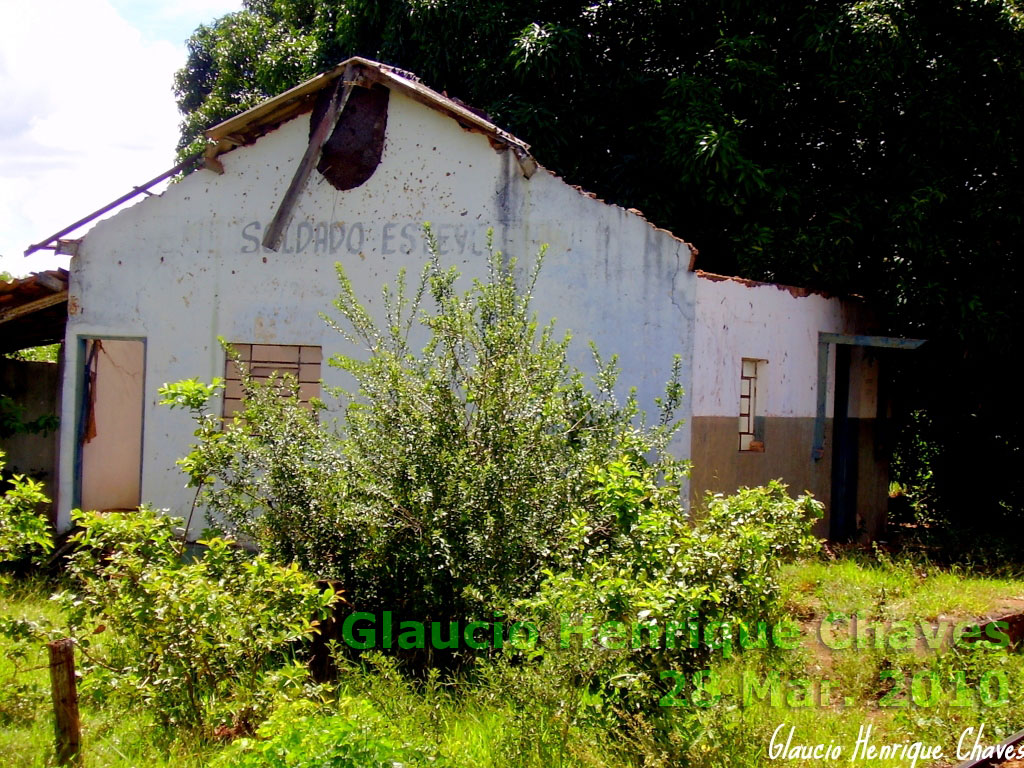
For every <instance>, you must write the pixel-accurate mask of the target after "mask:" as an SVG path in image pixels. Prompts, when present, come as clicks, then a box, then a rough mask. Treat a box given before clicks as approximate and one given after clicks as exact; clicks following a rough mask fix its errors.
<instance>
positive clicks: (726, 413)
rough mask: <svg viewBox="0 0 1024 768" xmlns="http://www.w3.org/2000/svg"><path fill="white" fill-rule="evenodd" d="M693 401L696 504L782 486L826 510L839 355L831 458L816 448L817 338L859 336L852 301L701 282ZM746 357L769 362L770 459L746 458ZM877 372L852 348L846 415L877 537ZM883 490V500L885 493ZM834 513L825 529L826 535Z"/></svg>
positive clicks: (880, 501) (863, 503)
mask: <svg viewBox="0 0 1024 768" xmlns="http://www.w3.org/2000/svg"><path fill="white" fill-rule="evenodd" d="M696 298H697V322H696V328H695V340H694V361H693V367H694V373H693V387H694V388H693V398H692V400H693V402H692V406H691V407H692V418H693V426H692V443H691V445H692V449H691V450H692V453H691V458H692V460H693V462H694V468H693V473H692V475H691V482H690V489H691V503H694V504H699V501H700V499H701V498H702V497H703V495H704V493H705V492H707V491H713V492H723V493H730V492H732V491H734V490H735V489H736V488H738V487H740V486H743V485H760V484H763V483H765V482H767V481H768V480H771V479H774V478H784V479H785V480H786V482H788V483H789V485H790V490H791V491H792V492H794V493H799V492H802V491H805V490H808V491H811V492H812V493H813V494H814V495H815V497H816V498H818V499H819V500H821V501H823V502H824V503H825V504H826V507H827V506H828V505H829V502H830V496H831V491H832V415H833V402H834V394H835V355H834V354H832V355H830V358H829V373H828V384H829V387H828V394H827V399H826V403H827V411H826V415H827V417H828V418H827V420H826V424H825V453H824V456H823V457H822V458H821V459H820V460H818V461H814V460H812V458H811V449H812V445H813V439H814V419H815V414H816V407H817V401H816V394H817V375H818V373H817V352H818V333H819V331H821V332H827V333H857V332H858V331H859V330H862V329H859V327H858V325H859V323H860V322H861V318H860V317H859V315H860V314H861V311H860V308H859V307H858V305H856V304H855V303H854V302H851V301H843V300H840V299H837V298H829V297H825V296H822V295H819V294H814V293H807V292H803V291H797V290H791V289H788V288H786V287H784V286H775V285H765V284H756V283H750V282H748V281H741V280H734V279H722V278H717V277H710V276H702V277H701V278H700V279H699V280H698V283H697V291H696ZM743 358H749V359H759V360H765V361H767V363H766V364H765V365H763V366H759V369H758V395H759V399H760V408H759V411H760V413H761V415H762V417H763V420H764V421H763V425H764V426H763V429H764V451H763V452H755V451H740V450H739V438H738V426H737V422H738V413H739V402H740V365H741V361H742V359H743ZM877 396H878V368H877V365H876V363H875V362H874V360H873V358H871V356H870V355H868V354H867V353H865V352H864V351H863V350H859V349H855V350H854V351H853V355H852V359H851V389H850V402H849V409H848V414H849V416H850V418H851V419H853V420H855V427H854V428H855V429H856V430H857V431H858V434H859V435H860V441H859V448H860V450H859V462H858V464H859V474H858V492H857V496H858V509H859V510H860V512H861V514H862V516H863V521H862V522H863V525H864V527H865V528H867V529H869V530H871V531H873V532H875V533H877V532H878V531H879V525H880V522H881V521H882V520H883V519H884V514H885V504H886V498H887V493H888V477H887V475H886V473H885V467H886V464H885V461H884V459H883V458H881V457H878V456H876V455H875V452H874V449H873V445H874V429H875V427H874V419H875V415H876V409H877ZM883 488H884V491H885V492H884V493H882V489H883ZM828 523H829V520H828V514H827V512H826V517H825V519H824V520H823V521H822V522H821V524H820V525H819V527H818V532H819V533H820V534H822V535H824V534H825V533H827V531H828Z"/></svg>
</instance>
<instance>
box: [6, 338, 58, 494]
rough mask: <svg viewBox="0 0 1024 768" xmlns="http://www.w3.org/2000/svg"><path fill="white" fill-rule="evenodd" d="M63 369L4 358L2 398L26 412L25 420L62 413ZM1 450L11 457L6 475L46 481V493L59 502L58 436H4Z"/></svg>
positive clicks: (54, 365) (48, 364) (51, 433)
mask: <svg viewBox="0 0 1024 768" xmlns="http://www.w3.org/2000/svg"><path fill="white" fill-rule="evenodd" d="M59 387H60V366H59V365H57V364H56V363H37V362H26V361H24V360H9V359H7V358H0V394H3V395H7V396H8V397H10V398H11V399H13V400H14V402H15V403H16V404H17V405H19V406H21V407H22V408H24V409H25V411H24V414H23V419H24V420H25V421H33V420H35V419H38V418H39V417H40V416H45V415H47V414H57V413H58V412H59V407H60V406H59V398H58V394H59ZM0 449H3V451H4V453H6V454H7V456H6V457H5V459H4V460H5V462H6V466H5V467H4V471H5V472H16V473H19V474H23V475H29V476H30V477H33V478H36V479H38V480H42V481H43V485H44V490H45V492H46V495H47V496H49V498H50V499H52V500H54V501H56V492H57V491H56V489H57V432H56V431H52V432H48V433H46V434H25V433H18V434H14V435H10V436H8V437H3V436H0Z"/></svg>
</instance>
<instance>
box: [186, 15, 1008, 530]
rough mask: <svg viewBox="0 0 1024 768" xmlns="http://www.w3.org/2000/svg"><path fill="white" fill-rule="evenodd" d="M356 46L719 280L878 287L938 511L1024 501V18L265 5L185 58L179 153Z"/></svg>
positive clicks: (218, 28) (974, 512)
mask: <svg viewBox="0 0 1024 768" xmlns="http://www.w3.org/2000/svg"><path fill="white" fill-rule="evenodd" d="M442 31H443V32H442ZM442 37H443V39H442ZM353 54H360V55H364V56H368V57H371V58H376V59H380V60H383V61H385V62H388V63H392V64H395V65H398V66H400V67H402V68H405V69H409V70H412V71H414V72H416V73H417V74H418V75H420V76H421V77H422V78H423V79H424V81H425V82H426V83H427V84H428V85H430V86H432V87H434V88H436V89H439V90H440V89H444V90H447V91H448V92H449V93H452V94H456V95H458V96H460V97H461V98H463V99H465V100H466V101H467V102H469V103H472V104H474V105H475V106H477V107H481V108H483V109H485V110H486V111H488V112H489V113H491V114H492V116H493V117H494V119H495V120H496V121H497V122H498V123H499V124H501V125H502V126H503V127H507V128H508V129H510V130H511V131H513V132H514V133H516V134H518V135H520V136H522V137H523V138H524V139H526V140H528V141H531V142H532V143H533V145H534V149H535V151H536V153H537V156H538V159H539V160H541V162H543V163H545V164H546V165H547V166H548V167H550V168H551V169H552V170H554V171H555V172H557V173H559V174H561V175H563V176H565V177H566V178H568V179H570V180H571V181H573V182H574V183H578V184H581V185H583V186H585V187H587V188H589V189H591V190H593V191H594V192H596V193H597V194H598V195H600V196H601V197H603V198H605V199H609V200H612V201H614V202H618V203H622V204H626V205H630V206H634V207H638V208H641V209H642V210H644V211H645V212H646V214H647V215H648V216H649V218H651V219H652V221H654V222H655V223H657V224H658V225H660V226H665V227H668V228H670V229H672V230H674V231H675V232H677V233H679V234H681V235H685V237H686V238H687V239H689V240H692V241H693V242H695V243H696V244H697V246H698V247H699V248H700V251H701V256H700V262H699V263H700V266H701V267H702V268H704V269H708V270H711V271H718V272H727V273H739V274H742V275H744V276H746V277H751V278H760V279H770V280H776V281H780V282H791V283H796V284H801V285H807V286H810V287H815V288H821V289H825V290H829V291H833V292H838V293H855V294H860V295H862V296H864V297H865V298H866V300H867V301H868V302H869V303H870V304H871V306H872V307H873V308H874V309H875V310H876V312H877V315H878V323H877V330H878V331H879V332H883V333H891V334H900V335H907V336H916V337H924V338H928V339H929V344H928V345H926V347H925V348H924V349H923V350H922V351H921V352H918V353H915V354H914V356H913V359H912V367H911V369H910V371H909V372H908V373H905V374H904V375H902V376H901V377H900V380H901V381H903V383H904V385H905V391H904V392H903V393H902V397H901V402H903V403H905V404H906V407H905V410H906V411H907V412H910V411H916V412H919V413H924V414H925V416H926V417H925V418H922V419H917V420H916V421H914V422H913V423H914V424H930V425H931V426H930V428H929V429H930V431H929V432H928V434H927V435H924V438H925V439H926V440H928V441H932V442H936V443H937V445H938V446H939V450H938V452H937V456H936V458H935V459H934V460H933V465H932V467H931V470H932V476H933V478H934V480H935V483H936V489H937V491H938V492H939V495H940V497H941V498H942V499H944V500H945V502H944V503H945V505H946V506H947V508H949V509H954V510H955V509H962V510H967V509H970V510H971V514H970V517H971V519H972V520H974V521H987V522H986V524H988V523H990V522H991V521H992V519H993V518H992V516H991V515H987V514H980V515H979V514H978V513H979V512H983V513H989V512H991V513H998V514H1001V513H1002V511H1005V510H1007V509H1011V508H1012V509H1017V510H1019V509H1020V508H1021V504H1020V502H1021V498H1020V497H1021V494H1022V493H1024V486H1021V485H1020V484H1019V483H1018V484H1016V485H1014V483H1015V482H1016V481H1013V480H1012V479H1011V478H1013V477H1017V476H1019V473H1016V472H1013V468H1014V467H1015V466H1017V465H1018V463H1019V460H1020V458H1021V448H1020V444H1021V441H1020V440H1019V439H1018V437H1017V435H1018V434H1019V433H1020V431H1021V427H1024V418H1022V416H1021V411H1020V409H1007V408H1006V407H1005V405H1004V403H1003V401H1004V399H1005V396H1006V391H1007V388H1008V387H1010V386H1011V383H1010V381H1009V380H1008V378H1007V374H1006V373H1005V370H1006V363H1007V361H1009V360H1012V359H1014V358H1015V357H1019V356H1020V353H1021V351H1022V350H1021V343H1020V341H1019V339H1018V337H1017V334H1016V329H1017V328H1018V327H1020V325H1021V322H1020V321H1021V310H1020V307H1021V304H1022V303H1021V301H1020V299H1021V297H1020V288H1019V284H1020V267H1019V266H1018V259H1017V258H1016V256H1017V249H1018V247H1019V246H1018V244H1019V243H1020V242H1021V241H1022V237H1021V235H1022V234H1024V233H1022V229H1024V226H1022V224H1024V222H1022V207H1021V206H1020V204H1019V201H1020V197H1021V191H1022V189H1024V171H1022V165H1021V153H1020V147H1021V146H1024V141H1022V139H1024V113H1022V112H1021V110H1020V109H1019V108H1017V105H1019V104H1021V103H1024V76H1022V73H1024V6H1022V4H1021V2H1020V0H969V1H968V2H952V0H932V1H930V2H925V0H864V1H863V2H851V1H850V0H844V1H840V0H822V1H820V2H811V0H781V1H780V2H777V3H769V4H765V3H757V2H752V1H751V0H703V1H701V2H683V1H682V0H662V1H660V2H659V1H657V0H630V2H623V3H594V4H581V3H565V2H555V1H554V0H531V1H530V2H517V3H511V2H479V0H477V1H476V2H459V3H456V2H453V0H433V1H432V2H426V1H425V0H385V1H384V2H366V1H365V0H344V1H342V2H328V1H327V0H317V2H313V3H298V2H294V1H293V0H246V2H245V9H244V10H243V11H241V12H239V13H237V14H231V15H229V16H226V17H224V18H222V19H220V20H218V21H217V22H215V23H213V24H211V25H208V26H204V27H200V28H199V29H198V30H197V31H196V33H195V35H193V37H192V39H191V40H190V42H189V58H188V62H187V64H186V66H185V68H184V69H182V70H181V71H180V72H179V74H178V78H177V81H176V90H177V94H178V98H179V104H180V106H181V108H182V111H183V113H184V114H185V116H186V119H185V123H184V125H183V134H182V142H181V148H185V147H188V146H190V145H193V143H194V142H195V141H196V137H197V136H199V135H200V132H201V130H202V129H204V128H206V127H208V126H209V125H211V124H213V123H215V122H217V121H219V120H221V119H224V118H226V117H228V116H230V115H231V114H233V113H235V112H237V111H240V110H241V109H243V108H245V107H248V106H251V105H252V104H254V103H256V102H258V101H259V100H260V99H262V98H265V97H268V96H272V95H274V94H276V93H278V92H280V91H281V90H283V89H284V88H285V87H287V86H290V85H293V84H295V83H296V82H298V81H300V80H301V79H303V78H304V77H307V76H309V75H311V74H312V73H314V72H316V71H319V70H322V69H325V68H327V67H329V66H332V65H334V64H336V63H337V62H338V61H340V60H342V59H344V58H345V57H347V56H350V55H353ZM903 362H904V363H906V362H907V358H906V356H905V357H904V361H903ZM892 364H893V365H899V364H900V361H898V360H896V359H895V358H894V359H893V361H892ZM936 382H943V383H944V384H945V386H936ZM919 436H920V435H919ZM918 442H919V441H918ZM915 444H916V443H915ZM965 472H966V473H968V476H969V477H994V478H999V480H998V481H997V482H994V483H986V484H985V485H984V493H982V494H981V496H979V495H978V494H977V491H978V489H977V488H976V487H974V486H972V485H971V484H969V483H965V482H963V476H964V473H965ZM1011 486H1012V487H1011ZM968 490H969V493H966V494H965V493H964V492H965V491H968ZM979 507H980V509H979Z"/></svg>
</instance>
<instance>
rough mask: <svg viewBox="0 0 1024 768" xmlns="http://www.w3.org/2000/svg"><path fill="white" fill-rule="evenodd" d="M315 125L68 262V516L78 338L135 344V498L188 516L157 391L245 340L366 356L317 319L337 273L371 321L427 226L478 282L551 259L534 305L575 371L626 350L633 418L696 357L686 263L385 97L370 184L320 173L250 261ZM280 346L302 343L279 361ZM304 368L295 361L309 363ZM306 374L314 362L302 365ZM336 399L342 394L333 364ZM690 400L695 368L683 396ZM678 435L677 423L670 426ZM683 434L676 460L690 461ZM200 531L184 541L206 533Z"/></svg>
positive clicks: (291, 126)
mask: <svg viewBox="0 0 1024 768" xmlns="http://www.w3.org/2000/svg"><path fill="white" fill-rule="evenodd" d="M308 135H309V116H308V115H304V116H301V117H298V118H296V119H294V120H292V121H290V122H288V123H286V124H284V125H283V126H281V127H280V128H279V129H277V130H276V131H273V132H271V133H269V134H267V135H265V136H263V137H262V138H260V139H259V140H258V141H257V142H256V143H255V144H253V145H252V146H248V147H243V148H239V149H236V150H234V151H232V152H230V153H228V154H226V155H223V156H222V157H221V159H222V161H223V163H224V167H225V169H226V172H225V173H224V174H223V175H220V176H218V175H216V174H215V173H213V172H210V171H205V170H204V171H198V172H196V173H193V174H191V175H190V176H188V177H187V178H185V179H184V180H182V181H180V182H179V183H177V184H173V185H172V186H171V187H170V188H169V189H168V190H167V191H166V192H164V193H163V195H161V196H159V197H154V198H149V199H146V200H144V201H142V202H140V203H138V204H137V205H135V206H133V207H131V208H129V209H127V210H125V211H123V212H121V213H119V214H118V215H117V216H115V217H113V218H111V219H109V220H107V221H104V222H101V223H99V224H98V225H97V226H96V227H95V228H94V229H93V230H92V231H90V232H89V234H88V235H87V236H86V238H85V239H84V241H83V243H82V244H81V247H80V249H79V252H78V255H77V256H76V257H75V258H74V260H73V262H72V277H71V285H70V293H71V298H70V303H69V322H68V331H67V344H66V354H67V363H66V368H65V376H64V391H65V393H66V396H65V398H64V408H63V414H62V416H63V419H64V424H65V429H64V430H63V434H62V438H61V447H60V451H61V459H62V463H61V467H62V472H61V478H60V484H61V499H62V503H61V518H60V522H61V525H62V526H66V525H67V524H68V520H69V517H68V511H69V509H70V508H71V506H72V505H73V504H75V503H78V499H79V498H80V480H79V479H78V478H77V477H76V474H75V469H74V467H75V466H76V461H75V460H76V457H77V455H78V450H79V448H78V446H77V445H76V439H75V434H76V431H77V430H76V428H74V427H73V426H72V425H75V424H76V423H77V422H76V418H77V413H78V412H79V411H80V410H81V396H82V378H83V377H82V369H83V365H84V360H83V359H82V357H83V350H84V349H85V342H86V340H87V339H89V338H101V339H103V338H112V339H140V340H144V341H145V342H146V354H145V371H144V376H143V379H144V382H143V400H144V403H143V420H142V421H143V423H142V435H141V441H142V456H143V468H142V481H141V498H142V500H143V501H149V502H152V503H154V504H155V505H157V506H159V507H166V508H168V509H169V510H170V511H171V512H172V513H175V514H178V515H184V514H185V513H187V510H188V507H189V505H190V504H191V500H192V498H191V497H192V494H191V492H190V491H188V490H187V489H185V487H184V483H185V478H184V476H183V475H182V474H181V472H180V470H179V469H178V468H177V467H176V466H175V459H177V458H179V457H180V456H182V455H183V454H184V453H185V452H186V451H187V450H188V446H189V444H190V442H191V440H192V425H191V424H190V423H189V420H188V418H187V417H186V416H184V415H183V414H182V413H181V412H180V411H170V410H168V409H167V408H164V407H161V406H160V405H159V404H158V401H159V396H158V394H157V388H158V387H159V386H160V385H161V384H163V383H164V382H169V381H175V380H179V379H183V378H189V377H199V378H201V379H204V380H209V379H211V378H212V377H214V376H223V375H224V371H225V362H224V354H223V352H222V350H221V348H220V347H219V345H218V343H217V337H218V336H222V337H224V338H225V339H227V340H228V341H231V342H237V343H242V344H253V345H256V346H254V347H253V350H254V353H255V350H256V347H257V346H259V347H260V350H261V351H260V353H261V354H269V355H273V354H276V353H278V352H280V353H281V354H282V355H285V356H286V354H291V349H299V350H300V353H301V354H303V355H305V354H306V353H305V352H302V351H301V350H304V349H306V348H307V347H310V346H313V347H316V346H319V347H321V348H322V352H323V355H324V357H325V358H326V357H327V356H329V355H331V354H334V353H338V352H346V353H357V350H353V349H348V348H346V346H345V344H344V342H343V339H342V338H341V337H340V336H339V335H338V334H337V333H335V332H334V331H332V330H330V329H329V328H328V327H327V326H326V325H325V323H324V322H323V320H321V318H320V317H319V313H320V312H330V311H331V301H332V299H333V298H334V296H335V295H336V293H337V279H336V275H335V266H334V265H335V262H340V263H341V264H342V265H343V266H344V268H345V269H346V271H347V272H348V275H349V276H350V278H351V279H352V282H353V284H354V286H355V288H356V290H357V292H358V293H359V295H360V296H362V297H363V298H364V299H365V300H366V303H367V305H368V307H369V309H370V311H371V312H372V313H373V314H374V315H375V316H376V317H377V318H378V320H379V319H380V318H381V314H382V307H381V300H380V289H381V286H382V285H383V284H385V283H390V282H393V280H394V278H395V276H396V274H397V272H398V270H399V269H400V268H402V267H405V268H407V269H408V270H409V273H410V275H411V276H415V275H418V274H419V272H420V270H421V268H422V266H423V264H424V262H425V259H426V249H425V246H424V241H423V238H422V236H421V226H422V224H423V222H424V221H430V222H431V223H432V225H433V228H434V231H435V233H436V234H437V236H438V240H439V242H440V247H441V253H442V261H443V262H444V263H445V264H447V265H454V266H456V267H458V268H459V269H460V270H461V271H462V272H463V274H464V278H463V281H462V285H463V286H468V279H469V278H470V277H478V276H482V275H483V274H484V266H485V262H486V240H487V230H488V228H489V227H493V228H494V242H495V246H496V247H497V248H500V249H501V250H503V251H504V252H505V253H506V254H507V255H513V256H516V257H519V259H520V265H521V268H525V266H527V265H529V263H530V261H531V256H532V254H534V253H535V252H536V250H537V249H538V248H539V246H540V245H541V244H542V243H548V244H549V245H550V249H549V251H548V256H547V259H546V262H545V264H544V268H543V271H542V274H541V279H540V282H539V284H538V286H537V289H536V291H535V302H534V306H535V309H536V311H537V314H538V318H539V319H540V320H541V321H542V322H543V321H545V320H547V319H549V318H551V317H555V318H557V325H556V327H557V328H558V329H559V330H560V331H566V330H568V331H571V332H572V333H573V335H574V342H573V345H572V351H571V354H572V360H573V362H574V363H576V364H577V365H579V366H580V367H582V368H583V369H584V370H592V368H593V366H592V364H591V360H590V352H589V349H588V347H587V342H588V341H590V340H593V341H595V342H596V343H597V344H598V346H599V348H600V350H601V352H602V353H603V354H605V355H611V354H613V353H617V354H618V355H619V359H620V365H621V367H622V370H623V374H622V378H621V385H622V391H623V393H625V392H626V390H627V389H628V387H630V386H634V385H635V386H636V387H637V388H638V394H639V398H640V402H641V404H642V405H643V406H644V407H648V408H650V407H653V405H652V403H653V398H654V397H655V396H656V395H657V394H658V393H659V392H660V391H661V390H662V388H663V385H664V382H665V380H666V379H667V377H668V375H669V372H670V369H671V365H672V358H673V355H674V354H680V355H682V356H683V359H684V360H690V359H692V357H693V350H692V343H693V338H694V333H693V322H694V311H693V310H694V304H695V291H696V284H697V279H696V276H695V275H694V274H693V273H691V272H689V271H688V270H687V266H688V264H689V260H690V252H689V249H688V247H687V246H686V245H685V244H684V243H683V242H681V241H680V240H678V239H677V238H675V237H673V236H671V235H670V234H669V233H667V232H664V231H661V230H656V229H655V228H653V227H652V226H651V225H650V224H648V223H647V222H646V221H645V220H644V219H643V218H641V217H640V216H638V215H636V214H635V213H632V212H629V211H626V210H623V209H621V208H618V207H614V206H610V205H606V204H604V203H602V202H600V201H598V200H594V199H592V198H591V197H589V196H587V195H584V194H581V193H580V192H579V191H578V190H576V189H574V188H573V187H570V186H569V185H567V184H565V183H564V182H562V181H561V180H560V179H558V178H557V177H555V176H553V175H551V174H550V173H548V172H546V171H544V170H543V169H541V170H539V171H537V173H535V174H534V175H533V177H532V178H531V179H526V178H524V177H523V175H522V172H521V170H520V167H519V165H518V163H517V161H516V160H515V158H514V156H513V155H512V153H511V152H507V151H496V150H495V149H493V148H492V147H491V145H490V143H489V141H488V139H487V138H486V137H485V136H483V135H481V134H479V133H473V132H467V131H465V130H463V129H462V128H460V127H459V126H458V124H457V123H455V122H454V121H453V120H451V119H449V118H447V117H445V116H443V115H441V114H439V113H437V112H436V111H434V110H432V109H430V108H428V107H425V106H423V105H421V104H419V103H417V102H414V101H412V100H410V99H408V98H406V97H404V96H402V95H400V94H397V93H394V92H392V93H391V96H390V105H389V109H388V122H387V130H386V138H385V144H384V150H383V155H382V159H381V163H380V165H379V166H378V167H377V169H376V171H375V172H374V174H373V175H372V176H371V177H370V179H369V180H368V181H366V182H365V183H364V184H363V185H362V186H359V187H357V188H355V189H351V190H348V191H338V190H337V189H335V188H334V187H332V186H331V185H330V184H329V183H328V182H327V181H326V180H325V179H324V178H323V177H322V176H320V175H319V174H318V173H314V174H313V175H312V177H311V179H310V180H309V183H308V184H307V186H306V188H305V190H304V191H303V193H302V195H301V196H300V198H299V201H298V203H297V205H296V207H295V210H294V215H293V217H292V221H291V224H290V225H289V227H288V229H287V231H286V233H285V238H284V242H283V244H282V247H281V249H280V251H279V252H277V253H275V252H269V251H266V250H264V249H263V248H262V247H261V245H260V239H261V238H262V235H263V231H264V230H265V228H266V227H267V225H268V223H269V222H270V220H271V218H272V217H273V215H274V212H275V211H276V209H277V206H278V204H279V203H280V200H281V198H282V196H283V195H284V192H285V190H286V189H287V187H288V184H289V182H290V180H291V178H292V175H293V173H294V171H295V168H296V167H297V165H298V163H299V160H300V158H301V157H302V154H303V152H304V151H305V148H306V145H307V142H308ZM273 345H293V346H292V348H291V349H289V350H277V349H275V348H273ZM300 364H301V363H300ZM305 364H306V365H311V363H305ZM319 375H320V376H322V378H323V380H324V382H325V383H326V384H328V385H347V384H349V382H348V381H346V380H345V377H344V375H343V374H341V373H340V372H338V371H337V370H336V369H334V368H330V367H328V366H327V365H326V364H323V365H321V367H320V370H319ZM683 384H684V386H685V387H686V389H687V391H692V390H693V386H692V384H691V381H690V372H689V370H687V371H686V374H685V379H684V382H683ZM680 415H681V416H683V417H686V418H687V420H688V417H689V413H688V405H687V412H684V413H682V414H680ZM689 445H690V437H689V433H688V432H684V433H682V434H680V435H679V441H678V445H677V448H678V450H679V452H681V453H685V452H686V450H687V449H688V447H689ZM202 524H203V523H202V521H196V523H195V531H193V533H195V532H196V531H198V530H199V529H201V527H202Z"/></svg>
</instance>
